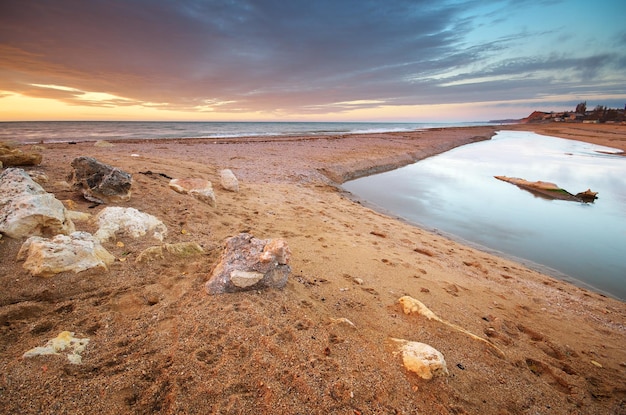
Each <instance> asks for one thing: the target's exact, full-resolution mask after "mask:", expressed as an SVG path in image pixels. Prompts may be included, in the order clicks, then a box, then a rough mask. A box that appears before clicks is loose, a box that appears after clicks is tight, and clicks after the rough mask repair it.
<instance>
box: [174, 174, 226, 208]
mask: <svg viewBox="0 0 626 415" xmlns="http://www.w3.org/2000/svg"><path fill="white" fill-rule="evenodd" d="M169 186H170V188H171V189H172V190H174V191H176V192H178V193H182V194H189V195H191V196H193V197H195V198H196V199H198V200H199V201H201V202H204V203H206V204H208V205H210V206H212V207H215V206H216V201H215V192H213V185H212V184H211V182H210V181H208V180H205V179H197V178H188V179H172V180H170V183H169Z"/></svg>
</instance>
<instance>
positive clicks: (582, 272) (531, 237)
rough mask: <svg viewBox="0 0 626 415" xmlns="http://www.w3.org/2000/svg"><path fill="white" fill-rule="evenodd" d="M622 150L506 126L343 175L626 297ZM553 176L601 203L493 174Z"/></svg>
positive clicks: (371, 195)
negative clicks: (409, 160)
mask: <svg viewBox="0 0 626 415" xmlns="http://www.w3.org/2000/svg"><path fill="white" fill-rule="evenodd" d="M616 152H619V150H615V149H610V148H606V147H600V146H595V145H592V144H587V143H583V142H579V141H573V140H565V139H560V138H554V137H546V136H541V135H537V134H534V133H528V132H516V131H500V132H499V133H498V134H497V135H496V136H495V137H494V138H492V139H491V140H488V141H483V142H479V143H474V144H469V145H466V146H463V147H459V148H456V149H453V150H451V151H448V152H446V153H443V154H439V155H437V156H434V157H431V158H428V159H426V160H422V161H419V162H417V163H415V164H413V165H410V166H406V167H403V168H401V169H397V170H394V171H390V172H386V173H381V174H377V175H374V176H370V177H364V178H361V179H357V180H353V181H350V182H347V183H344V185H343V186H344V188H345V189H346V190H348V191H349V192H351V193H352V194H354V195H356V196H357V197H359V198H360V199H363V200H366V201H369V202H370V203H372V204H374V205H376V206H378V207H380V208H382V209H384V210H386V211H389V212H392V213H394V214H396V215H398V216H400V217H403V218H405V219H407V220H409V221H411V222H414V223H416V224H418V225H420V226H422V227H424V228H427V229H431V230H440V231H442V232H443V233H445V234H450V235H454V236H456V237H459V238H460V239H462V240H465V241H469V242H470V243H473V244H476V245H478V246H479V247H483V248H485V249H486V250H491V251H496V252H499V253H503V254H505V255H506V256H513V257H515V258H518V259H520V261H521V262H525V260H528V261H531V262H530V263H527V264H528V265H530V266H531V267H533V263H534V264H540V265H543V266H545V267H548V268H543V267H542V268H540V270H541V271H544V272H548V273H549V274H552V275H554V276H556V277H559V278H562V279H565V280H569V281H570V282H573V283H575V284H579V285H582V286H586V287H588V288H589V287H591V288H592V289H595V290H596V291H599V292H603V293H606V294H609V295H611V296H614V297H617V298H619V299H621V300H626V157H624V156H620V155H616V154H611V153H616ZM498 175H503V176H509V177H519V178H523V179H526V180H530V181H537V180H542V181H548V182H553V183H556V184H557V185H559V186H560V187H561V188H564V189H566V190H568V191H569V192H570V193H574V194H575V193H578V192H581V191H584V190H586V189H587V188H591V190H593V191H595V192H598V199H597V200H596V201H595V202H594V203H578V202H570V201H562V200H547V199H543V198H541V197H538V196H536V195H534V194H532V193H530V192H527V191H525V190H522V189H520V188H518V187H517V186H514V185H512V184H510V183H505V182H502V181H500V180H497V179H495V178H494V176H498Z"/></svg>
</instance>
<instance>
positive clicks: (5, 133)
mask: <svg viewBox="0 0 626 415" xmlns="http://www.w3.org/2000/svg"><path fill="white" fill-rule="evenodd" d="M485 124H488V123H452V124H449V123H446V124H443V123H367V122H155V121H150V122H135V121H34V122H30V121H29V122H0V141H7V140H8V141H13V142H18V143H40V142H44V143H53V142H68V141H77V142H78V141H96V140H107V141H112V140H121V139H156V138H231V137H232V138H236V137H250V136H276V135H278V136H299V135H304V136H309V135H325V134H358V133H381V132H394V131H415V130H420V129H425V128H435V127H437V128H441V127H459V126H469V125H485Z"/></svg>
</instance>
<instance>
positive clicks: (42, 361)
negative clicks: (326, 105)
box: [0, 125, 626, 415]
mask: <svg viewBox="0 0 626 415" xmlns="http://www.w3.org/2000/svg"><path fill="white" fill-rule="evenodd" d="M510 127H512V126H509V125H507V126H493V127H460V128H452V129H443V130H438V129H434V130H426V131H418V132H412V133H405V132H403V133H385V134H361V135H358V134H357V135H347V136H342V137H326V138H320V137H315V138H313V139H310V140H292V141H285V140H276V141H265V142H258V141H255V140H250V141H247V142H245V143H242V142H240V141H239V142H237V141H238V140H232V141H230V142H228V143H221V144H220V143H218V144H215V143H213V141H215V140H212V139H207V140H193V139H192V140H187V139H185V140H162V141H159V142H152V141H148V142H145V141H144V142H120V141H114V142H112V144H113V146H112V147H110V148H100V147H96V146H94V143H93V142H90V143H82V142H81V143H78V144H76V145H69V144H54V145H48V144H46V145H44V146H43V150H42V152H43V155H44V162H43V163H42V165H41V166H38V167H36V168H33V169H32V170H42V171H44V172H45V173H46V174H47V175H48V177H49V181H48V183H47V184H45V185H44V188H45V189H46V191H48V192H51V193H53V194H55V195H56V197H57V198H58V199H60V200H71V201H72V203H73V204H74V206H75V207H74V209H75V210H78V211H81V212H84V213H91V214H95V213H97V212H98V211H99V210H101V209H102V206H97V207H91V206H92V204H91V203H90V202H87V201H85V200H84V199H82V197H80V196H79V195H77V194H76V192H74V191H72V190H68V189H67V188H66V187H64V185H62V183H61V182H62V181H64V180H65V179H66V177H67V174H68V172H69V170H70V167H69V163H70V162H71V161H72V160H73V159H74V158H75V157H77V156H83V155H84V156H92V157H95V158H97V159H98V160H101V161H103V162H105V163H108V164H111V165H114V166H116V167H120V168H121V169H123V170H125V171H128V172H129V173H131V174H132V175H133V196H132V198H131V200H130V201H129V202H125V203H123V204H121V206H126V207H134V208H136V209H138V210H140V211H142V212H146V213H150V214H152V215H154V216H156V217H158V218H159V219H161V220H162V221H163V222H164V223H165V224H166V226H167V228H168V230H169V232H168V236H167V238H166V242H168V243H176V242H191V241H193V242H197V243H199V244H200V245H201V246H202V247H203V248H204V251H205V252H204V254H202V255H200V256H198V257H191V258H186V259H178V260H176V259H171V258H165V259H162V260H159V259H155V260H154V261H151V262H148V263H137V262H135V259H136V258H137V257H138V256H139V253H141V252H142V251H143V250H144V249H146V248H147V247H149V246H152V245H154V241H150V240H149V239H146V238H144V239H141V238H140V239H136V240H135V239H132V238H128V237H124V236H119V237H118V240H117V242H122V243H123V244H122V246H119V245H117V244H116V241H111V242H108V243H106V244H104V246H105V248H106V249H107V250H108V251H109V252H110V253H111V254H113V255H114V256H115V257H116V258H117V259H118V260H117V261H116V262H114V264H113V265H111V267H110V269H109V270H108V271H107V272H102V271H85V272H82V273H79V274H72V273H63V274H59V275H57V276H54V277H52V278H48V279H43V278H35V277H31V276H30V275H28V273H27V272H26V271H25V270H24V269H23V268H22V266H21V265H22V264H21V263H19V262H16V261H14V260H13V258H15V256H16V254H17V251H18V250H19V248H20V246H21V242H22V241H17V240H12V239H10V238H6V237H4V238H2V239H1V240H0V257H1V258H2V261H3V269H2V270H0V284H2V285H3V287H5V289H4V290H3V292H2V294H0V322H1V323H2V324H0V333H1V335H0V351H1V352H2V353H0V356H1V357H0V370H1V371H2V373H3V374H4V375H3V376H2V377H0V390H1V391H2V393H0V406H2V407H4V408H6V410H7V411H9V412H15V413H18V412H19V413H37V412H41V411H43V412H45V410H46V408H52V407H54V408H55V410H57V411H58V412H67V413H72V412H73V413H76V412H81V411H84V410H85V408H86V409H87V410H88V411H90V412H98V413H105V414H109V413H110V414H117V413H125V412H135V413H150V412H159V413H174V412H176V411H182V412H187V413H211V412H213V413H223V412H226V413H279V414H290V413H297V412H303V411H304V412H307V413H320V414H321V413H357V411H358V413H414V412H415V411H418V412H419V413H429V414H447V413H450V412H456V413H463V412H465V413H484V414H486V415H490V414H494V415H495V414H498V415H501V414H526V413H531V412H542V411H544V412H545V411H549V412H550V413H557V414H569V413H572V412H573V413H576V412H578V413H582V414H592V413H620V411H622V410H623V409H624V407H625V405H626V403H625V402H626V390H625V389H624V386H623V385H624V384H626V350H624V347H623V345H624V344H626V304H625V303H624V302H621V301H618V300H615V299H612V298H607V297H605V296H603V295H601V294H598V293H595V292H592V291H589V290H586V289H584V288H580V287H577V286H574V285H572V284H571V283H568V282H564V281H560V280H557V279H554V278H551V277H549V276H547V275H544V274H541V273H539V272H536V271H533V270H531V269H529V268H527V267H526V266H524V265H522V264H520V263H518V262H515V261H511V260H509V259H506V258H502V257H499V256H496V255H492V254H490V253H487V252H483V251H480V250H476V249H474V248H472V247H471V246H467V245H465V244H460V243H458V242H456V241H454V240H451V239H449V238H447V237H445V236H442V235H440V234H437V233H434V232H431V231H427V230H425V229H422V228H419V227H417V226H415V225H413V224H409V223H406V222H404V221H401V220H398V219H397V218H393V217H390V216H387V215H385V214H382V213H380V212H378V211H375V210H373V209H370V208H369V207H367V206H364V205H362V204H359V203H356V202H353V201H351V200H349V198H347V197H345V196H344V195H343V194H342V192H341V190H340V188H338V184H340V181H341V180H344V179H345V178H346V177H351V176H352V175H355V174H364V175H365V174H371V173H373V172H377V169H381V168H395V167H393V166H396V167H399V166H401V165H405V164H410V163H411V162H414V161H417V160H419V159H420V158H426V157H429V156H431V155H434V154H438V153H441V152H443V151H447V150H449V149H451V148H454V147H456V146H458V145H463V144H464V143H467V142H471V140H476V137H485V136H489V137H491V135H490V134H493V132H494V131H496V130H502V129H513V128H510ZM534 127H536V126H534V125H530V126H520V127H516V128H520V129H526V128H528V129H530V130H533V128H534ZM593 127H595V126H592V128H593ZM533 131H534V130H533ZM617 131H618V133H617V137H621V138H620V139H619V140H615V137H616V135H615V134H613V133H611V135H609V133H606V137H605V139H606V140H610V141H611V142H613V143H616V144H619V143H621V144H620V145H624V147H622V149H624V148H626V138H625V134H624V131H625V130H623V129H620V130H617ZM574 133H576V134H580V131H574ZM585 133H586V134H589V135H593V136H597V135H599V134H596V132H594V130H586V132H585ZM596 138H597V137H596ZM600 138H602V137H600ZM603 145H604V144H603ZM612 147H616V148H617V146H616V145H612ZM223 168H229V169H231V170H232V171H233V172H234V173H235V175H236V176H237V177H238V178H239V181H240V191H239V193H233V192H226V191H224V190H222V189H221V188H219V186H218V185H217V183H219V178H218V177H219V170H220V169H223ZM27 170H31V169H27ZM146 171H152V172H154V173H165V174H167V175H168V176H170V177H175V178H178V177H202V178H206V179H208V180H210V181H212V182H213V183H215V185H214V187H215V192H216V197H217V207H215V208H213V207H210V206H209V205H206V204H203V203H201V202H199V201H197V200H195V199H192V198H190V197H189V196H187V195H181V194H178V193H175V192H173V191H171V190H170V189H169V188H168V180H167V179H165V178H163V177H162V176H160V175H158V174H152V175H146V174H141V172H146ZM90 207H91V208H90ZM77 228H79V229H80V230H85V231H88V232H91V233H93V232H94V229H95V224H93V223H92V222H89V221H87V222H77ZM242 231H248V232H250V233H252V234H253V235H254V236H256V237H258V238H263V239H265V238H278V237H279V238H283V239H285V241H286V242H287V243H288V245H289V247H290V249H291V251H292V253H293V255H292V260H291V268H292V276H290V277H289V281H288V283H287V286H286V287H285V288H284V289H283V290H269V291H259V292H256V291H255V292H243V293H236V294H227V295H220V296H208V295H207V294H206V293H205V292H204V290H203V285H204V282H205V281H206V279H207V278H208V275H209V273H210V271H211V268H212V267H213V265H214V264H215V262H216V260H217V258H218V256H219V253H220V252H221V247H222V245H223V242H224V240H225V239H226V238H228V237H230V236H234V235H236V234H238V233H239V232H242ZM404 295H410V296H412V297H414V298H417V299H419V300H420V301H422V302H423V303H424V304H426V306H428V307H429V308H430V309H431V310H433V311H434V312H435V313H436V314H437V315H439V316H441V318H443V319H445V320H447V321H450V322H452V323H454V324H455V325H458V326H460V327H463V328H464V329H466V330H468V331H470V332H472V333H474V334H476V335H478V336H479V337H481V338H484V339H485V340H486V341H488V342H490V343H492V344H494V345H496V346H497V347H498V348H499V349H500V350H502V351H503V353H504V357H502V356H498V355H495V354H494V353H492V351H491V349H490V348H488V347H485V346H484V345H481V344H480V343H479V342H475V341H474V340H472V339H471V338H469V337H467V336H464V335H462V334H460V333H458V332H453V331H450V330H448V329H446V328H445V327H442V326H439V325H438V324H437V322H434V321H428V320H424V319H421V318H420V317H416V316H407V315H404V313H403V311H402V308H401V307H400V306H399V305H398V299H399V298H400V297H402V296H404ZM341 319H347V320H348V321H350V322H351V323H352V324H353V326H352V325H347V324H341V323H338V322H337V321H342V320H341ZM63 330H67V331H71V332H75V333H76V336H77V337H88V338H90V343H89V345H88V347H87V351H86V354H85V355H84V356H83V364H82V365H71V364H68V363H67V359H64V357H63V356H51V357H38V358H29V359H23V358H21V356H22V354H23V353H24V352H25V351H26V350H28V349H30V348H32V347H36V346H42V345H43V344H45V342H46V341H47V340H48V339H51V338H53V337H55V336H56V335H57V334H58V333H59V332H61V331H63ZM390 338H401V339H407V340H411V341H420V342H423V343H426V344H429V345H431V346H432V347H435V348H436V349H437V350H439V351H440V352H441V353H442V354H443V355H444V356H445V359H446V361H447V364H448V371H449V372H450V375H449V376H448V377H444V378H435V379H433V380H431V381H424V380H422V379H420V378H419V377H417V376H416V375H415V374H412V373H410V372H407V371H406V370H405V369H404V368H403V366H402V362H401V358H400V357H399V356H398V355H397V354H394V353H395V350H394V349H393V348H392V346H390V343H389V339H390ZM86 390H87V391H91V393H85V391H86ZM81 408H82V409H81Z"/></svg>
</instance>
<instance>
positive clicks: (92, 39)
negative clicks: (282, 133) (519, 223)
mask: <svg viewBox="0 0 626 415" xmlns="http://www.w3.org/2000/svg"><path fill="white" fill-rule="evenodd" d="M625 17H626V1H624V0H594V1H591V0H585V1H577V0H563V1H559V0H512V1H488V0H456V1H445V0H441V1H432V0H427V1H422V0H407V1H395V0H381V1H367V0H302V1H300V0H249V1H243V0H231V1H226V0H224V1H212V0H206V1H202V0H196V1H190V0H188V1H166V0H121V1H116V0H57V1H37V0H33V1H23V0H2V1H0V121H12V120H189V121H263V120H267V121H408V122H428V121H478V120H489V119H502V118H521V117H523V116H526V115H527V114H528V113H530V112H531V111H532V110H535V109H537V110H547V111H550V110H562V109H569V110H571V109H573V108H574V107H575V106H576V104H577V103H578V102H580V101H587V103H588V107H593V106H595V105H598V104H601V105H607V106H610V107H620V108H623V107H624V104H626V23H625Z"/></svg>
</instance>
